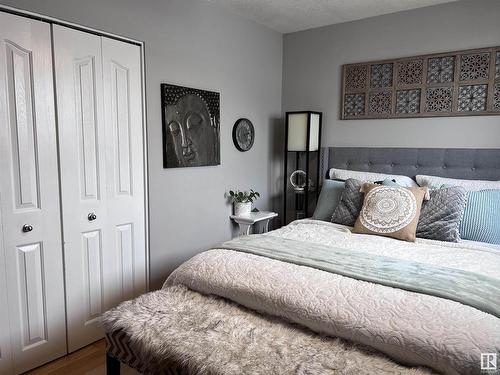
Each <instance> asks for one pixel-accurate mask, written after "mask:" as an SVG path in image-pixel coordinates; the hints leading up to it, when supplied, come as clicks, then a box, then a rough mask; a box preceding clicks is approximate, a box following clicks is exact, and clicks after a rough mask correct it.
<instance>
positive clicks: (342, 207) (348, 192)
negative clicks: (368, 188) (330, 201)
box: [331, 178, 364, 227]
mask: <svg viewBox="0 0 500 375" xmlns="http://www.w3.org/2000/svg"><path fill="white" fill-rule="evenodd" d="M361 186H363V182H362V181H359V180H355V179H354V178H349V179H347V180H346V182H345V188H344V191H343V192H342V196H341V197H340V202H339V204H338V206H337V207H336V208H335V211H334V212H333V215H332V220H331V221H332V223H336V224H343V225H348V226H350V227H353V226H354V224H355V223H356V219H357V218H358V216H359V212H360V211H361V208H362V207H363V199H364V194H363V193H361V192H360V189H361Z"/></svg>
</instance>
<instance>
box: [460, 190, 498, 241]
mask: <svg viewBox="0 0 500 375" xmlns="http://www.w3.org/2000/svg"><path fill="white" fill-rule="evenodd" d="M460 237H461V238H463V239H465V240H472V241H480V242H487V243H492V244H500V190H482V191H470V192H468V193H467V205H466V206H465V211H464V216H463V219H462V221H461V223H460Z"/></svg>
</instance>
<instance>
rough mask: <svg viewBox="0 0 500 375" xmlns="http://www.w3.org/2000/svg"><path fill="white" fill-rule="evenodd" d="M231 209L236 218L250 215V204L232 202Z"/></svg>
mask: <svg viewBox="0 0 500 375" xmlns="http://www.w3.org/2000/svg"><path fill="white" fill-rule="evenodd" d="M233 208H234V214H235V215H236V216H245V215H250V212H251V211H252V202H246V203H241V202H234V204H233Z"/></svg>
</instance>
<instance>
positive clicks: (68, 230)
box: [53, 25, 146, 352]
mask: <svg viewBox="0 0 500 375" xmlns="http://www.w3.org/2000/svg"><path fill="white" fill-rule="evenodd" d="M53 40H54V57H55V72H56V94H57V113H58V126H59V150H60V151H59V152H60V169H61V190H62V196H61V197H62V198H61V202H62V213H63V215H62V216H63V223H64V225H63V237H64V257H65V258H64V260H65V277H66V308H67V326H68V350H69V351H70V352H71V351H74V350H76V349H78V348H80V347H82V346H84V345H87V344H89V343H91V342H93V341H95V340H97V339H99V338H101V337H102V336H103V331H102V328H101V327H100V325H99V316H100V314H102V313H103V312H104V311H106V310H107V309H109V308H111V307H113V306H115V305H116V304H117V303H119V302H120V301H123V300H126V299H130V298H132V297H134V296H137V295H139V294H141V293H143V292H145V290H146V253H145V216H144V214H145V212H144V204H145V201H144V156H143V115H142V95H141V56H140V47H139V46H136V45H132V44H129V43H124V42H120V41H116V40H113V39H108V38H105V37H100V36H97V35H93V34H89V33H85V32H81V31H77V30H74V29H70V28H66V27H63V26H58V25H54V26H53Z"/></svg>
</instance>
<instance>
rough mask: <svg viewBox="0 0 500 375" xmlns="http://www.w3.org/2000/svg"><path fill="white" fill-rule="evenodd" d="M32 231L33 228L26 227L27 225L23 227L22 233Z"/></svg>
mask: <svg viewBox="0 0 500 375" xmlns="http://www.w3.org/2000/svg"><path fill="white" fill-rule="evenodd" d="M32 230H33V227H32V226H31V225H28V224H24V225H23V232H24V233H28V232H31V231H32Z"/></svg>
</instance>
